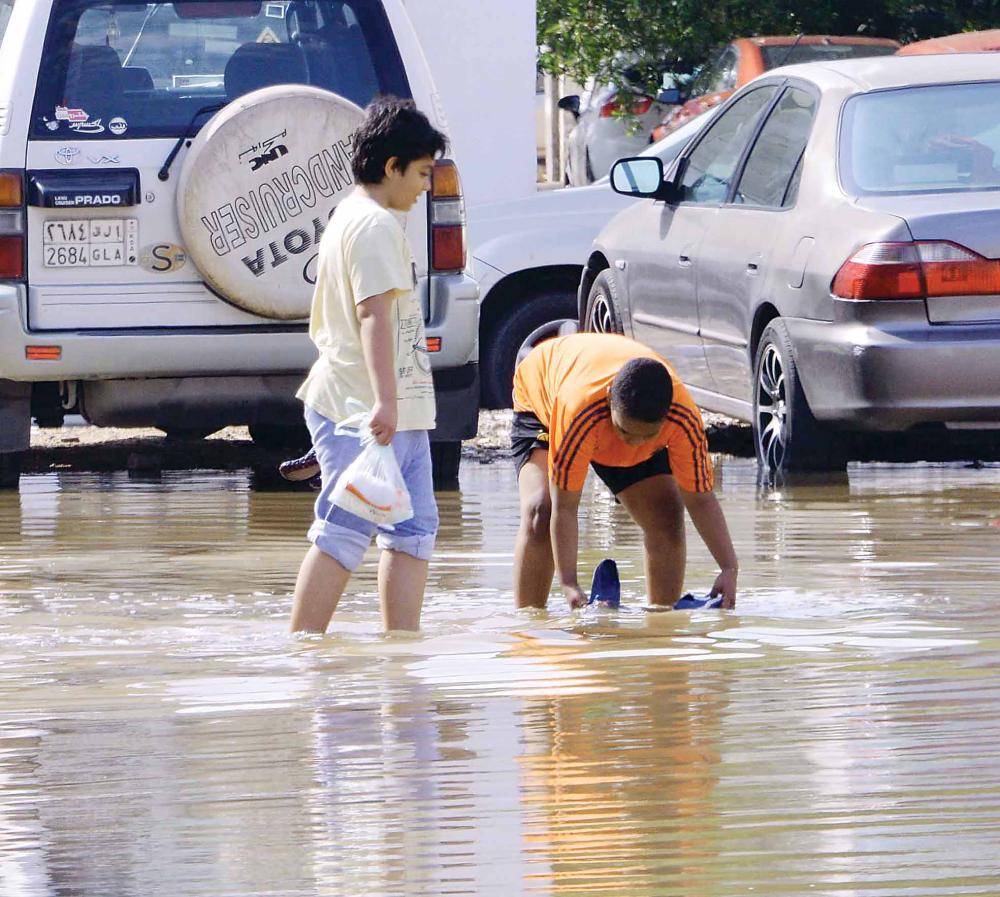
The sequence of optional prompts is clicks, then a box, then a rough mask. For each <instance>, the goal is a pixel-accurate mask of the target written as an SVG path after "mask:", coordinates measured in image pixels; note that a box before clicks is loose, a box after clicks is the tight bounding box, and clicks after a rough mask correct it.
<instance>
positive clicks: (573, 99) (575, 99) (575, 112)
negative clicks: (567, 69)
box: [556, 93, 580, 118]
mask: <svg viewBox="0 0 1000 897" xmlns="http://www.w3.org/2000/svg"><path fill="white" fill-rule="evenodd" d="M556 105H557V106H558V107H559V108H560V109H562V110H563V112H569V113H570V114H571V115H572V116H573V117H574V118H579V117H580V97H579V95H578V94H575V93H574V94H573V95H572V96H568V97H561V98H560V100H559V102H558V103H556Z"/></svg>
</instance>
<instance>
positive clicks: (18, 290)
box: [0, 274, 479, 381]
mask: <svg viewBox="0 0 1000 897" xmlns="http://www.w3.org/2000/svg"><path fill="white" fill-rule="evenodd" d="M429 290H430V295H429V297H428V299H429V303H428V307H429V309H430V319H429V320H428V322H427V327H426V329H427V335H428V336H429V337H435V336H436V337H440V339H441V350H440V351H439V352H437V353H435V354H433V355H432V356H431V364H432V365H433V368H434V370H435V372H437V371H441V370H446V369H451V368H462V367H465V366H466V365H468V364H469V363H473V362H477V361H478V338H479V303H478V299H479V289H478V286H477V285H476V282H475V281H474V280H473V279H472V278H471V277H469V276H468V275H465V274H448V275H435V276H434V277H432V278H430V286H429ZM26 308H27V305H26V296H25V288H24V286H23V285H20V284H0V378H3V379H8V380H19V381H48V380H106V379H117V378H144V377H183V376H199V375H200V376H220V375H225V376H232V375H239V374H297V375H302V376H304V375H305V372H306V371H307V370H308V368H309V366H310V365H311V364H312V362H313V360H314V359H315V357H316V350H315V349H314V348H313V346H312V343H310V341H309V335H308V334H307V333H306V331H305V329H296V330H288V329H287V328H286V329H282V330H278V329H272V330H267V331H262V330H260V329H257V328H255V329H252V330H251V329H248V328H233V327H229V328H222V327H219V328H213V329H207V328H188V329H170V330H166V329H146V330H140V329H129V330H100V331H97V330H92V331H87V330H62V331H60V330H46V331H44V332H35V333H32V332H29V331H28V328H27V323H26V322H27V318H26V313H25V310H26ZM33 345H39V346H59V347H60V348H61V350H62V351H61V357H60V358H59V360H53V361H48V360H46V361H29V360H28V359H27V357H26V349H27V347H28V346H33Z"/></svg>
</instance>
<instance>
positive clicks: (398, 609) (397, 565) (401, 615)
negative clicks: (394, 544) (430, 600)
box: [378, 549, 428, 632]
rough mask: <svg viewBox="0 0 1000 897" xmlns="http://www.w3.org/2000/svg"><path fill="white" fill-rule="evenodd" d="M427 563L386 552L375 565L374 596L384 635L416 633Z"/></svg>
mask: <svg viewBox="0 0 1000 897" xmlns="http://www.w3.org/2000/svg"><path fill="white" fill-rule="evenodd" d="M427 567H428V563H427V561H422V560H420V559H419V558H415V557H413V555H411V554H406V553H405V552H402V551H392V550H390V549H386V550H384V551H383V552H382V555H381V557H380V558H379V561H378V594H379V598H380V599H381V601H382V621H383V623H384V624H385V629H386V632H391V631H392V630H394V629H406V630H409V631H411V632H416V631H417V630H418V629H420V608H421V607H422V606H423V603H424V589H425V588H426V586H427Z"/></svg>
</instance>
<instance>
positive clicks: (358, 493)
mask: <svg viewBox="0 0 1000 897" xmlns="http://www.w3.org/2000/svg"><path fill="white" fill-rule="evenodd" d="M368 420H369V415H367V414H365V415H364V416H362V417H360V418H359V417H357V416H355V417H354V418H352V419H351V420H350V421H344V422H343V423H342V424H340V426H338V427H337V430H336V432H337V433H338V434H340V435H351V436H355V437H358V438H360V439H361V446H362V448H361V454H360V455H358V457H357V458H355V459H354V460H353V461H352V462H351V464H350V465H349V466H348V467H347V469H346V470H344V472H343V473H341V475H340V476H339V477H338V478H337V482H336V483H335V484H334V486H333V492H332V493H331V494H330V501H332V502H333V504H335V505H336V506H337V507H338V508H343V509H344V510H345V511H350V512H351V513H352V514H356V515H357V516H358V517H361V518H363V519H364V520H370V521H371V522H372V523H375V524H378V525H379V526H391V525H392V524H394V523H402V522H403V521H404V520H409V519H410V518H411V517H412V516H413V504H412V502H411V501H410V492H409V490H408V489H407V488H406V483H405V482H404V480H403V472H402V471H401V470H400V469H399V462H398V461H397V460H396V453H395V452H394V451H393V450H392V446H391V445H379V444H378V443H377V442H376V441H375V438H374V437H373V436H372V435H371V431H370V430H369V429H368ZM355 424H356V425H357V426H358V429H357V430H353V429H351V428H349V426H348V425H355Z"/></svg>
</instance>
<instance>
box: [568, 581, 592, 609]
mask: <svg viewBox="0 0 1000 897" xmlns="http://www.w3.org/2000/svg"><path fill="white" fill-rule="evenodd" d="M562 591H563V595H565V596H566V603H567V604H568V605H569V606H570V608H571V609H572V610H579V609H580V608H581V607H586V606H587V596H586V595H584V594H583V589H581V588H580V587H579V586H577V585H572V586H563V587H562Z"/></svg>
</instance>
